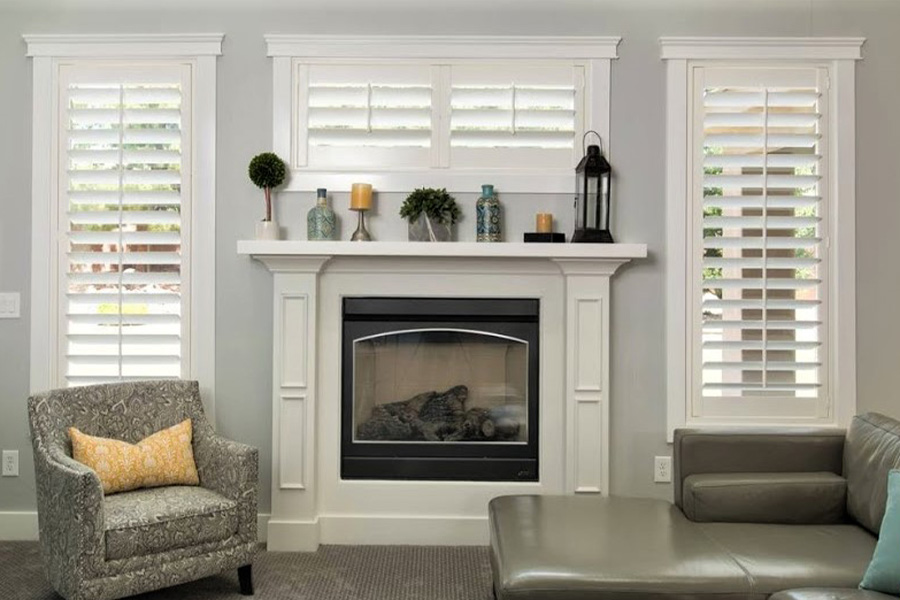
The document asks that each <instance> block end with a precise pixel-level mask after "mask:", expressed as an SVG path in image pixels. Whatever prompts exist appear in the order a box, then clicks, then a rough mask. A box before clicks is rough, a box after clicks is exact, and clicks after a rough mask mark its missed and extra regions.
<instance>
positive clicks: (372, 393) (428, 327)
mask: <svg viewBox="0 0 900 600" xmlns="http://www.w3.org/2000/svg"><path fill="white" fill-rule="evenodd" d="M539 315H540V302H539V300H536V299H520V298H345V299H344V302H343V348H342V350H343V351H342V359H343V360H342V366H341V370H342V419H341V429H342V432H341V476H342V478H344V479H419V480H433V479H443V480H468V481H537V479H538V404H539V403H538V390H539V385H538V383H539V381H538V375H539V373H538V372H539V356H540V354H539V348H538V340H539Z"/></svg>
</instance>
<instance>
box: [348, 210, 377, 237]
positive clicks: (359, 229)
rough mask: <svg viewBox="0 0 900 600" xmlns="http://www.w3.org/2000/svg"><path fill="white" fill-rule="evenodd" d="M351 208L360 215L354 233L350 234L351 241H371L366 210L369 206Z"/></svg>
mask: <svg viewBox="0 0 900 600" xmlns="http://www.w3.org/2000/svg"><path fill="white" fill-rule="evenodd" d="M350 210H353V211H356V214H358V215H359V223H358V224H357V225H356V231H354V232H353V235H351V236H350V241H351V242H371V241H372V236H371V235H370V234H369V231H368V230H367V229H366V211H367V210H369V209H368V208H351V209H350Z"/></svg>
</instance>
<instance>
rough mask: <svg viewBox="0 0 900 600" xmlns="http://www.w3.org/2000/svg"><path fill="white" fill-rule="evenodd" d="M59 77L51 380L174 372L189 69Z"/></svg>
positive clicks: (67, 70) (182, 340) (177, 371)
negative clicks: (56, 289) (55, 336)
mask: <svg viewBox="0 0 900 600" xmlns="http://www.w3.org/2000/svg"><path fill="white" fill-rule="evenodd" d="M60 77H61V87H60V90H61V92H60V117H59V118H60V127H59V132H60V133H59V135H60V138H61V139H60V145H59V147H60V157H59V164H60V170H59V175H60V176H59V191H60V193H59V198H60V220H59V236H60V256H59V264H60V267H61V268H60V271H61V273H60V275H61V277H60V295H61V298H60V300H61V301H60V309H61V310H60V321H59V327H60V331H61V334H62V335H60V344H61V348H60V365H61V369H60V372H61V376H62V377H63V379H64V382H65V383H66V384H67V385H82V384H89V383H101V382H109V381H122V380H136V379H149V378H178V377H181V376H182V374H183V373H186V372H187V368H186V361H187V355H188V354H189V353H188V352H187V350H186V348H187V347H188V345H187V340H186V337H187V336H186V332H187V331H189V327H188V322H187V321H188V315H187V311H186V310H185V307H186V306H188V305H189V304H188V296H189V288H190V286H189V273H188V269H187V265H188V264H189V262H188V261H187V258H186V257H187V254H188V248H189V240H188V232H189V231H190V227H189V222H188V217H187V215H188V214H189V206H188V204H189V199H190V172H191V168H190V165H191V160H190V158H191V152H190V135H189V133H190V129H191V124H190V112H189V107H190V72H189V70H188V67H186V66H129V67H127V68H125V67H114V66H109V67H104V66H92V67H86V66H81V67H79V66H66V67H63V68H62V69H61V72H60Z"/></svg>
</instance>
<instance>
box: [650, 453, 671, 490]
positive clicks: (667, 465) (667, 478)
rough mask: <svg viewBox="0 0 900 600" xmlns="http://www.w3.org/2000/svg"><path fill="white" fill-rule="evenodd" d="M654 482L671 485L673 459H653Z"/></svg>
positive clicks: (668, 457)
mask: <svg viewBox="0 0 900 600" xmlns="http://www.w3.org/2000/svg"><path fill="white" fill-rule="evenodd" d="M653 481H655V482H656V483H671V481H672V457H671V456H654V457H653Z"/></svg>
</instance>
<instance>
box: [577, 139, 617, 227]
mask: <svg viewBox="0 0 900 600" xmlns="http://www.w3.org/2000/svg"><path fill="white" fill-rule="evenodd" d="M590 133H593V134H594V135H597V137H600V135H599V134H597V132H596V131H588V132H587V133H586V134H584V135H585V138H587V136H588V134H590ZM611 174H612V167H611V166H610V165H609V162H608V161H607V160H606V158H604V157H603V153H602V152H600V146H596V145H593V144H591V145H590V146H588V147H587V153H586V154H585V155H584V158H582V159H581V162H579V163H578V166H577V167H575V186H576V187H575V234H574V235H573V236H572V241H573V242H588V243H603V244H611V243H613V237H612V234H611V233H610V232H609V195H610V191H611V188H612V180H611Z"/></svg>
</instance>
